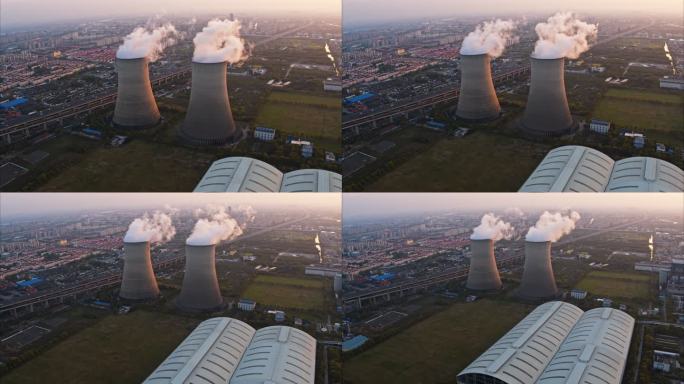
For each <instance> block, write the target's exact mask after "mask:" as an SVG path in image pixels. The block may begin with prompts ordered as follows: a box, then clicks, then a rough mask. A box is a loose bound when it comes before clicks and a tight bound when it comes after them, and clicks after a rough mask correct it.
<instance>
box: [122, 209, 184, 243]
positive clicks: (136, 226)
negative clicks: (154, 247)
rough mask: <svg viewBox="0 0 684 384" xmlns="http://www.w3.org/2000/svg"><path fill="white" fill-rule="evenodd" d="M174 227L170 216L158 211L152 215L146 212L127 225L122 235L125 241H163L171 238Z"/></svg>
mask: <svg viewBox="0 0 684 384" xmlns="http://www.w3.org/2000/svg"><path fill="white" fill-rule="evenodd" d="M175 234H176V228H175V227H174V226H173V222H172V220H171V216H170V215H168V214H166V213H164V212H160V211H155V212H154V213H153V214H152V215H149V214H148V213H147V212H146V213H145V214H144V215H143V217H139V218H137V219H135V220H133V222H132V223H131V225H129V226H128V232H126V235H125V236H124V242H125V243H140V242H143V241H150V242H153V243H164V242H167V241H169V240H171V239H172V238H173V236H174V235H175Z"/></svg>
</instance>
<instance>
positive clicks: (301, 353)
mask: <svg viewBox="0 0 684 384" xmlns="http://www.w3.org/2000/svg"><path fill="white" fill-rule="evenodd" d="M315 372H316V339H314V338H313V337H311V336H310V335H308V334H307V333H305V332H302V331H300V330H298V329H296V328H291V327H284V326H273V327H266V328H262V329H260V330H258V331H257V332H256V333H255V334H254V338H253V340H252V342H251V344H250V345H249V347H248V348H247V350H246V351H245V354H244V357H243V358H242V361H240V365H238V367H237V369H236V370H235V374H233V378H232V379H231V380H230V383H231V384H314V381H315Z"/></svg>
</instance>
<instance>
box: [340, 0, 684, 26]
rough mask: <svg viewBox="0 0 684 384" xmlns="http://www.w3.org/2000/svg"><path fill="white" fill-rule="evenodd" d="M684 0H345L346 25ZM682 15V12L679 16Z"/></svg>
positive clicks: (653, 5)
mask: <svg viewBox="0 0 684 384" xmlns="http://www.w3.org/2000/svg"><path fill="white" fill-rule="evenodd" d="M683 8H684V1H682V0H544V1H542V0H410V1H409V0H343V5H342V22H343V25H344V26H345V27H347V26H349V27H356V26H362V25H369V24H381V23H386V22H391V21H401V20H415V19H419V18H426V17H450V16H459V15H465V16H470V15H494V16H502V17H505V16H508V15H511V14H512V13H515V14H540V13H552V12H556V11H575V12H583V13H608V12H610V13H616V12H639V13H661V14H665V13H667V14H672V15H677V14H679V15H682V14H684V10H683ZM680 17H681V16H680Z"/></svg>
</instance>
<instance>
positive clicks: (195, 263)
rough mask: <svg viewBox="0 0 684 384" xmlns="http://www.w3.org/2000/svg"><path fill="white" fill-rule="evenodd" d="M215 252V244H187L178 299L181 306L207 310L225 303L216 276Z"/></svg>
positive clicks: (195, 309) (182, 307) (177, 301)
mask: <svg viewBox="0 0 684 384" xmlns="http://www.w3.org/2000/svg"><path fill="white" fill-rule="evenodd" d="M215 252H216V246H215V245H186V246H185V276H184V277H183V286H182V288H181V292H180V295H178V298H177V299H176V305H177V306H178V307H179V308H181V309H185V310H192V311H205V310H212V309H217V308H219V307H221V304H223V297H221V290H220V289H219V285H218V279H217V278H216V257H215Z"/></svg>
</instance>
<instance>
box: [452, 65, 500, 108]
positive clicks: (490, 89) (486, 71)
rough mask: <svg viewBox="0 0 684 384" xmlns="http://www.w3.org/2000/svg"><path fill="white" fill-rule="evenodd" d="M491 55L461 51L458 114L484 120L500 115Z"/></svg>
mask: <svg viewBox="0 0 684 384" xmlns="http://www.w3.org/2000/svg"><path fill="white" fill-rule="evenodd" d="M490 63H491V56H490V55H489V54H488V53H484V54H472V55H470V54H468V55H466V54H463V53H461V90H460V95H459V97H458V108H457V110H456V115H457V116H458V117H460V118H462V119H465V120H474V121H484V120H493V119H496V118H497V117H499V114H500V113H501V106H500V105H499V99H497V97H496V91H495V90H494V83H493V82H492V70H491V66H490Z"/></svg>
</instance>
